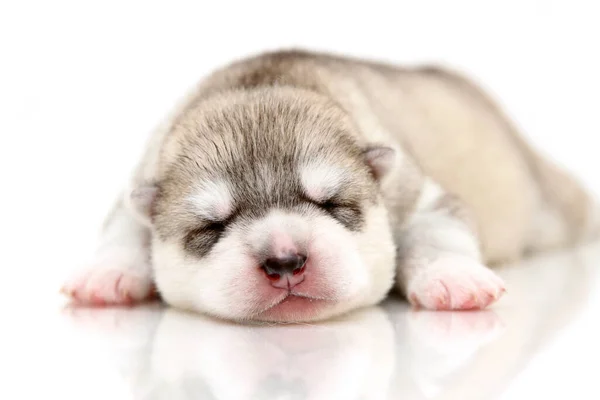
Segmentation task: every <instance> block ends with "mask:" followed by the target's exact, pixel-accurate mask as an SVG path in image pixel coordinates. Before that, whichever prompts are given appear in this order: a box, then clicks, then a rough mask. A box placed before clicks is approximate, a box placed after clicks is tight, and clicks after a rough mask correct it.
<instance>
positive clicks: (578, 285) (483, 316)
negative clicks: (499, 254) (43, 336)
mask: <svg viewBox="0 0 600 400" xmlns="http://www.w3.org/2000/svg"><path fill="white" fill-rule="evenodd" d="M587 251H588V252H589V251H593V252H596V255H595V256H594V257H591V258H590V259H591V260H598V259H599V258H598V254H597V253H598V247H597V246H596V247H593V248H592V249H591V250H587ZM588 258H589V257H588ZM582 260H583V261H582ZM590 263H593V262H592V261H590V262H585V258H583V259H582V258H581V252H565V253H559V254H553V255H548V256H545V257H539V258H537V259H534V260H529V261H527V262H524V263H522V264H520V265H518V266H512V267H505V268H503V269H502V270H501V271H500V274H501V275H502V276H504V277H505V279H506V280H507V281H508V287H509V293H508V294H507V295H506V296H505V297H504V298H503V299H502V300H501V301H500V302H499V303H498V304H497V305H496V306H495V307H493V308H492V309H491V310H487V311H480V312H441V313H435V312H427V311H412V310H410V309H409V308H408V307H407V306H406V304H405V303H403V302H401V301H399V300H397V299H393V298H392V299H390V300H388V301H386V302H385V303H384V304H383V305H381V306H380V307H373V308H368V309H364V310H360V311H357V312H355V313H352V314H349V315H347V316H345V317H343V318H338V319H337V320H334V321H328V322H324V323H319V324H310V325H277V326H274V325H269V326H267V325H263V326H256V325H254V326H244V325H236V324H233V323H228V322H222V321H216V320H214V319H210V318H207V317H204V316H201V315H196V314H189V313H185V312H180V311H177V310H174V309H169V308H165V307H162V306H160V305H148V306H145V307H137V308H132V309H85V308H70V309H67V310H66V312H65V315H66V317H67V318H69V319H70V321H72V322H74V323H76V324H77V326H78V327H81V328H83V333H82V334H84V335H89V334H90V332H93V333H96V334H99V335H98V336H97V337H98V338H100V339H99V340H101V341H103V342H104V343H108V344H109V348H110V349H112V350H114V354H113V357H114V362H115V368H118V369H119V371H120V373H121V375H122V376H123V377H124V378H125V379H127V381H128V382H129V384H130V385H131V387H132V393H133V398H136V399H219V400H221V399H233V400H238V399H239V400H244V399H253V400H258V399H326V400H330V399H397V398H398V399H402V398H410V399H448V398H455V399H482V398H485V399H490V398H494V397H495V395H497V394H498V393H500V392H502V390H503V388H504V387H505V386H506V385H507V384H508V383H509V382H510V380H511V379H512V378H513V377H514V376H515V375H516V374H518V373H519V371H520V370H521V369H522V368H523V367H524V366H525V365H526V364H527V361H528V360H529V359H530V358H531V357H532V356H533V355H535V353H536V352H537V351H539V349H540V348H542V347H543V346H544V345H545V344H546V343H547V342H548V341H549V340H551V339H552V337H553V335H554V334H555V333H556V332H557V331H558V330H559V329H560V328H561V327H563V326H564V325H565V324H568V323H569V321H570V318H574V317H575V316H576V314H577V310H578V309H580V308H581V306H582V304H584V303H585V301H586V293H588V292H589V289H590V288H589V287H588V286H590V285H591V284H592V282H594V279H591V278H590V273H591V272H590V271H591V270H592V269H593V266H591V265H589V264H590Z"/></svg>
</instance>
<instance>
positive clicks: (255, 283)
mask: <svg viewBox="0 0 600 400" xmlns="http://www.w3.org/2000/svg"><path fill="white" fill-rule="evenodd" d="M369 212H370V213H371V214H370V215H367V227H366V232H365V233H364V234H353V233H351V232H349V231H348V230H346V229H345V228H343V227H342V226H341V225H340V224H338V223H337V222H335V221H334V220H333V219H332V218H329V217H325V216H314V217H299V216H298V215H294V214H289V213H284V212H282V211H280V210H273V211H272V212H271V213H270V214H268V215H267V216H266V217H265V218H263V219H261V220H258V221H256V222H255V223H254V224H253V225H251V226H250V227H249V228H247V229H239V230H236V231H234V232H231V233H230V234H228V235H227V236H225V237H224V238H222V239H221V240H220V241H219V242H218V243H217V244H216V245H215V247H214V248H213V250H212V251H211V252H210V253H209V255H207V256H206V257H204V258H202V259H194V258H193V257H189V256H185V255H184V253H183V249H182V248H181V247H180V244H179V243H176V242H163V241H161V240H160V239H159V238H157V237H155V238H154V243H153V261H154V268H155V279H156V283H157V286H158V289H159V291H160V293H161V294H162V296H163V297H164V298H165V300H166V301H167V302H168V303H169V304H171V305H173V306H176V307H180V308H186V309H193V310H196V311H200V312H205V313H208V314H211V315H216V316H219V317H222V318H227V319H249V318H250V319H260V315H259V314H260V312H261V311H263V310H265V309H267V308H269V307H271V306H273V305H274V304H276V303H278V302H279V301H281V300H282V299H283V297H285V293H284V292H283V291H280V292H278V291H277V290H276V292H277V293H278V294H273V288H272V286H270V284H269V282H268V280H267V279H266V278H265V276H264V274H263V273H262V271H260V269H259V266H258V264H257V259H256V257H255V255H256V251H255V250H256V249H255V248H253V246H258V247H259V248H260V246H261V243H260V240H259V241H258V244H257V243H256V242H255V241H256V238H261V237H268V236H269V234H270V231H269V229H271V228H272V227H274V226H275V227H277V228H278V229H283V230H284V231H285V232H286V233H288V234H293V235H298V233H299V232H304V233H303V234H305V235H306V238H305V240H306V241H307V246H308V247H307V248H308V253H309V261H308V262H307V270H306V273H305V275H306V276H307V280H308V279H312V281H311V282H312V286H310V288H311V289H310V290H309V289H304V288H303V286H302V285H299V286H297V287H296V288H295V289H294V290H297V291H298V293H299V294H301V295H304V296H309V297H312V298H316V299H326V300H328V301H329V303H328V304H327V306H324V307H322V308H321V309H319V310H318V313H317V315H304V316H294V315H290V316H287V317H286V320H288V321H290V320H317V319H322V318H327V317H330V316H333V315H337V314H340V313H343V312H346V311H348V310H351V309H353V308H355V307H357V306H361V305H371V304H375V303H376V302H378V301H380V300H381V299H382V298H383V297H384V296H385V295H386V294H387V291H388V290H389V288H390V286H391V284H392V281H393V275H394V267H393V260H394V246H393V242H392V238H391V235H389V234H387V235H386V234H385V233H382V227H383V226H385V225H384V224H385V223H386V221H387V220H386V218H385V216H386V214H385V210H384V209H383V208H376V207H375V208H373V209H371V210H369V211H368V213H369ZM297 228H299V229H297Z"/></svg>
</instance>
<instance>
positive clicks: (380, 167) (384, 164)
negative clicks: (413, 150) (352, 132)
mask: <svg viewBox="0 0 600 400" xmlns="http://www.w3.org/2000/svg"><path fill="white" fill-rule="evenodd" d="M363 157H364V159H365V162H366V163H367V165H368V166H369V168H370V169H371V173H372V174H373V176H374V177H375V179H376V180H377V181H381V180H382V179H383V178H384V177H385V176H386V175H387V173H388V172H390V170H391V169H392V167H393V166H394V163H395V161H396V150H394V149H393V148H391V147H388V146H368V147H366V148H365V149H364V150H363Z"/></svg>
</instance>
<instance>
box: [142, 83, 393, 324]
mask: <svg viewBox="0 0 600 400" xmlns="http://www.w3.org/2000/svg"><path fill="white" fill-rule="evenodd" d="M354 129H355V128H354V127H353V125H352V123H351V121H350V120H349V119H348V118H347V116H346V115H345V114H344V113H343V112H342V111H341V110H340V109H338V108H337V107H335V106H333V105H331V104H329V103H327V102H326V101H325V100H324V99H322V98H320V97H319V96H317V95H313V94H308V93H301V92H298V91H295V90H289V91H288V90H285V89H281V90H278V91H274V90H270V91H268V92H266V91H256V92H252V93H248V92H246V93H237V94H236V93H229V94H226V95H223V96H221V97H220V98H211V99H210V100H207V101H203V102H199V103H197V104H196V105H195V106H193V107H191V108H189V109H188V110H187V111H186V112H185V113H184V114H183V115H182V116H181V117H180V118H179V119H178V120H177V121H176V123H175V124H174V126H173V130H172V132H171V133H170V134H169V136H168V138H167V140H166V142H165V143H164V145H163V147H162V156H161V162H160V166H159V177H158V179H157V181H156V185H155V186H154V187H146V188H140V189H138V190H137V191H135V193H136V199H137V200H136V201H137V204H139V205H140V208H142V209H144V210H146V212H147V215H148V218H149V221H150V224H151V226H152V229H153V243H152V263H153V266H154V272H155V280H156V284H157V287H158V290H159V292H160V293H161V295H162V297H163V299H164V300H165V301H166V302H167V303H169V304H171V305H173V306H175V307H180V308H186V309H192V310H196V311H200V312H204V313H207V314H211V315H214V316H218V317H221V318H227V319H234V320H262V321H286V322H292V321H310V320H318V319H323V318H327V317H330V316H333V315H337V314H341V313H343V312H346V311H348V310H350V309H353V308H357V307H360V306H365V305H370V304H374V303H376V302H378V301H380V300H381V299H382V298H383V297H384V296H385V294H386V293H387V291H388V290H389V288H390V286H391V284H392V281H393V275H394V251H395V249H394V245H393V241H392V237H391V233H390V228H389V224H388V219H387V214H386V210H385V208H384V206H383V204H382V201H381V199H380V194H379V184H380V180H381V179H382V178H383V176H384V175H385V173H386V171H387V170H388V169H389V167H390V165H391V163H393V161H394V157H393V156H394V154H393V150H391V149H389V148H383V147H367V146H366V145H364V144H360V143H358V142H357V140H356V139H355V138H356V137H357V135H355V132H354ZM134 203H135V202H134Z"/></svg>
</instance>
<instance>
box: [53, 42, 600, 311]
mask: <svg viewBox="0 0 600 400" xmlns="http://www.w3.org/2000/svg"><path fill="white" fill-rule="evenodd" d="M597 209H598V208H597V206H596V203H595V201H594V200H593V199H592V198H591V196H590V195H589V194H588V193H587V192H586V190H585V189H584V188H582V187H581V185H580V184H579V183H578V182H577V181H576V180H575V179H574V178H573V177H571V176H570V175H569V174H568V173H567V172H565V171H564V170H562V169H561V168H559V167H558V166H556V165H554V164H552V163H551V162H550V161H548V160H547V159H545V158H544V157H542V156H541V155H540V154H538V152H536V150H534V149H532V147H531V146H530V145H529V144H528V143H526V141H525V140H524V139H523V138H522V137H521V136H520V135H519V133H518V132H517V131H516V130H515V128H514V127H513V126H512V124H511V122H510V121H509V120H508V119H507V117H506V116H505V115H503V113H502V111H501V110H499V109H498V107H497V106H496V105H495V104H494V103H493V101H491V100H490V98H489V97H488V96H487V95H486V94H485V93H483V91H482V90H481V89H479V88H478V87H477V86H476V85H475V84H474V83H472V82H471V81H469V80H467V79H465V78H463V77H461V76H460V75H458V74H456V73H454V72H451V71H448V70H445V69H440V68H434V67H416V68H402V67H397V66H392V65H388V64H384V63H379V62H374V61H368V60H359V59H353V58H348V57H341V56H337V55H331V54H319V53H311V52H306V51H279V52H271V53H265V54H260V55H257V56H253V57H250V58H246V59H243V60H238V61H236V62H234V63H232V64H230V65H228V66H226V67H224V68H222V69H220V70H217V71H215V72H214V73H212V74H211V75H210V76H208V77H207V78H206V79H204V80H203V81H202V82H200V84H199V85H198V86H197V87H195V88H194V89H193V90H192V91H191V93H190V94H189V95H188V96H187V97H186V98H185V99H184V100H183V102H182V103H181V104H180V105H179V106H178V107H176V109H175V110H174V112H173V113H172V115H170V116H169V117H168V118H167V120H166V121H165V123H164V124H163V126H161V127H159V128H158V129H157V130H156V132H154V133H153V134H152V136H151V137H150V140H149V142H148V145H147V148H146V152H145V154H144V155H143V157H142V159H141V160H140V162H139V164H138V167H137V168H136V169H135V171H134V173H133V174H132V177H131V186H130V187H128V188H125V190H124V193H123V195H122V197H120V198H119V199H118V201H117V202H116V205H115V206H114V208H113V210H112V212H110V214H109V216H108V218H107V220H106V223H105V226H104V228H103V232H102V234H101V237H100V246H99V248H98V251H97V254H96V255H95V257H94V260H95V261H94V262H93V263H92V265H90V266H89V268H87V269H85V270H84V271H82V272H81V273H80V274H77V275H76V276H73V277H72V279H71V280H70V281H68V282H67V283H66V284H65V286H64V287H63V291H64V293H66V294H67V295H69V296H71V297H72V298H73V299H75V300H76V301H79V302H83V303H95V304H123V303H132V302H139V301H143V300H145V299H148V298H149V297H150V296H152V295H153V294H154V293H156V292H157V293H158V294H159V295H160V297H161V298H162V299H163V300H164V301H165V302H166V303H168V304H169V305H171V306H174V307H178V308H182V309H189V310H193V311H197V312H202V313H206V314H209V315H213V316H216V317H220V318H225V319H232V320H237V321H243V320H255V321H286V322H291V321H314V320H321V319H326V318H329V317H332V316H336V315H339V314H342V313H345V312H347V311H349V310H352V309H355V308H358V307H363V306H367V305H372V304H376V303H378V302H379V301H381V300H382V299H383V298H384V297H385V296H386V295H387V294H388V293H389V291H390V290H391V289H395V290H397V291H399V292H400V293H402V294H403V295H404V296H406V298H407V299H408V300H409V301H410V302H411V303H412V304H414V305H415V306H419V307H423V308H427V309H433V310H466V309H477V308H485V307H487V306H488V305H490V304H491V303H493V302H494V301H495V300H497V299H498V298H499V297H500V296H501V295H502V293H503V292H504V291H505V287H504V283H503V281H502V280H501V279H500V278H499V277H498V276H497V275H496V274H495V273H494V272H493V271H492V270H491V269H490V268H489V266H492V265H495V264H498V263H503V262H509V261H515V260H517V259H519V258H521V257H523V256H524V255H526V254H528V253H530V252H537V251H541V250H545V249H552V248H558V247H563V246H567V245H571V244H574V243H577V242H580V241H582V240H584V239H586V238H588V237H590V235H591V234H592V233H593V231H594V228H595V227H597V226H598V225H599V224H598V222H597V221H598V218H597V213H596V210H597Z"/></svg>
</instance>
